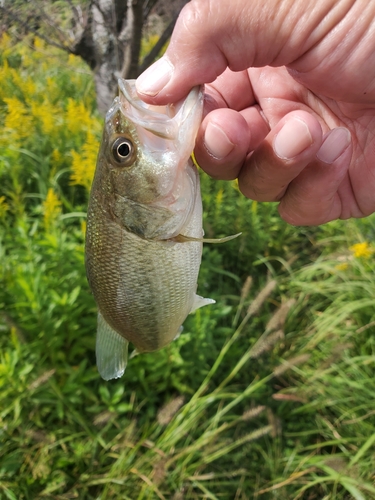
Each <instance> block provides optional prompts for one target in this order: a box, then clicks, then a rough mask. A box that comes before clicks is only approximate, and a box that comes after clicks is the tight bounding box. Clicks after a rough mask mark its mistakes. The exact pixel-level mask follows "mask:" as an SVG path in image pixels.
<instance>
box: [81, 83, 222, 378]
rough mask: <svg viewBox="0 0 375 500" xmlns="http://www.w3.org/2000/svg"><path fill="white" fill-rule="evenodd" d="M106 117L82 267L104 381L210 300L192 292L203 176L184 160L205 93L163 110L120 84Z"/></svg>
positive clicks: (164, 340)
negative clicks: (131, 349)
mask: <svg viewBox="0 0 375 500" xmlns="http://www.w3.org/2000/svg"><path fill="white" fill-rule="evenodd" d="M119 90H120V91H119V96H118V97H117V98H116V99H115V101H114V103H113V105H112V107H111V108H110V110H109V111H108V113H107V116H106V121H105V127H104V132H103V138H102V143H101V147H100V151H99V155H98V161H97V166H96V172H95V177H94V181H93V185H92V189H91V194H90V201H89V207H88V213H87V234H86V270H87V276H88V281H89V284H90V288H91V290H92V292H93V295H94V298H95V300H96V303H97V306H98V309H99V314H98V330H97V340H96V358H97V365H98V370H99V372H100V374H101V376H102V377H103V378H104V379H105V380H110V379H112V378H119V377H121V376H122V375H123V373H124V371H125V368H126V364H127V356H128V354H127V353H128V343H129V342H131V343H133V344H134V346H135V347H136V349H137V351H138V352H150V351H155V350H158V349H161V348H162V347H164V346H166V345H167V344H169V343H170V342H171V341H172V340H173V339H174V338H176V337H177V336H178V335H179V333H180V331H181V330H182V327H181V325H182V323H183V322H184V320H185V318H186V316H187V315H188V314H189V313H190V312H192V311H195V310H196V309H197V308H199V307H202V306H204V305H206V304H212V303H214V302H215V301H214V300H212V299H204V298H203V297H200V296H199V295H197V294H196V289H197V278H198V272H199V267H200V263H201V256H202V241H204V240H203V230H202V202H201V195H200V186H199V176H198V172H197V169H196V167H195V166H194V164H193V162H192V160H191V159H190V155H191V152H192V150H193V148H194V142H195V136H196V133H197V130H198V127H199V124H200V122H201V118H202V109H203V91H202V88H200V87H196V88H194V89H192V90H191V92H190V93H189V95H188V96H187V97H186V99H185V100H183V101H181V102H179V103H177V104H170V105H167V106H151V105H148V104H146V103H144V102H143V101H141V100H140V99H139V97H138V95H137V93H136V90H135V82H134V80H122V79H121V80H119Z"/></svg>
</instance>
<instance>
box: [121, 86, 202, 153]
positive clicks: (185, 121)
mask: <svg viewBox="0 0 375 500" xmlns="http://www.w3.org/2000/svg"><path fill="white" fill-rule="evenodd" d="M118 85H119V90H120V106H121V109H122V111H123V113H124V114H125V115H126V116H128V118H129V119H130V120H131V121H132V122H133V123H134V124H136V125H138V126H140V127H142V128H143V129H144V130H147V131H149V132H151V133H152V134H154V135H156V136H158V137H161V138H163V139H169V140H178V141H179V139H180V138H184V141H186V139H187V137H186V136H187V135H193V138H192V139H193V140H192V141H189V142H192V143H193V144H192V147H191V149H193V146H194V140H195V134H196V131H197V130H198V127H199V124H200V122H201V119H202V110H203V90H204V87H203V86H197V87H194V88H193V89H192V90H191V91H190V92H189V94H188V95H187V97H186V98H185V99H181V100H180V101H178V102H177V103H172V104H167V105H165V106H155V105H152V104H147V103H145V102H144V101H142V100H141V99H140V97H139V96H138V94H137V91H136V87H135V80H124V79H122V78H120V79H119V80H118ZM191 131H194V133H193V134H192V132H191Z"/></svg>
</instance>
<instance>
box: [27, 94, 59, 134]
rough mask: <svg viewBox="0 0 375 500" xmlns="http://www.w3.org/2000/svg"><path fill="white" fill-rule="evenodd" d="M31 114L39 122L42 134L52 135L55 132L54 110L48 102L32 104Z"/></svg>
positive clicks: (55, 114)
mask: <svg viewBox="0 0 375 500" xmlns="http://www.w3.org/2000/svg"><path fill="white" fill-rule="evenodd" d="M31 112H32V114H33V115H34V116H35V118H37V119H38V120H40V122H41V128H42V132H43V133H44V134H46V135H53V132H55V131H56V116H57V115H58V113H56V110H55V109H54V107H53V106H52V104H50V103H49V102H44V103H43V104H40V103H37V102H32V103H31Z"/></svg>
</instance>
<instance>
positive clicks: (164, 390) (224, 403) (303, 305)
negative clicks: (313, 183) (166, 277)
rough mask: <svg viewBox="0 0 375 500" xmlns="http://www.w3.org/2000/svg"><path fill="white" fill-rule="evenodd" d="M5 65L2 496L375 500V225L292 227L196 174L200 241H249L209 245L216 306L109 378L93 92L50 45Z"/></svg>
mask: <svg viewBox="0 0 375 500" xmlns="http://www.w3.org/2000/svg"><path fill="white" fill-rule="evenodd" d="M34 45H35V44H34ZM46 58H47V59H46ZM0 62H1V65H0V144H1V146H2V149H1V153H0V180H1V188H0V281H1V282H0V499H3V498H4V499H11V500H14V499H17V500H19V499H27V500H29V499H30V500H34V499H38V498H41V499H42V498H48V499H59V500H60V499H61V500H62V499H69V498H79V499H85V500H94V499H95V500H97V499H100V500H105V499H131V500H135V499H137V500H141V499H154V498H155V499H158V498H159V499H163V498H164V499H174V500H178V499H203V498H208V499H228V500H232V499H235V500H245V499H265V500H268V499H304V500H314V499H317V500H322V499H324V500H336V499H338V500H347V499H351V498H354V499H372V498H375V485H374V478H375V476H374V464H375V451H374V450H375V389H374V372H375V370H374V365H375V340H374V339H375V336H374V333H375V313H374V311H375V308H374V305H375V279H374V270H375V269H374V267H375V265H374V262H373V260H374V259H373V251H374V249H375V247H374V246H373V244H372V242H373V241H374V230H375V219H374V217H370V218H368V219H365V220H363V221H352V222H350V223H345V224H342V223H340V222H336V223H332V224H328V225H326V226H324V227H321V228H294V227H291V226H288V225H286V224H285V223H283V222H282V221H281V220H280V218H279V217H278V214H277V207H276V205H274V204H257V203H254V202H251V201H250V200H246V199H245V198H244V197H242V196H241V195H240V193H239V192H238V190H237V188H236V184H235V183H225V182H217V181H213V180H211V179H209V178H208V177H207V176H205V175H204V174H202V176H201V177H202V197H203V203H204V210H205V215H204V226H205V232H206V234H207V235H208V236H209V237H210V236H215V237H221V236H227V235H228V234H233V233H236V232H239V231H242V232H243V235H242V236H241V237H240V238H237V239H236V240H233V241H230V242H228V243H225V244H223V245H212V246H210V245H205V248H204V255H203V264H202V268H201V273H200V277H199V290H200V292H201V293H202V295H205V296H208V297H213V298H215V299H216V300H217V304H215V305H214V306H210V307H207V308H203V309H201V310H198V311H197V312H196V313H195V314H194V315H191V316H189V317H188V319H187V320H186V322H185V325H184V332H183V334H182V335H181V337H180V338H179V339H178V340H177V341H176V342H173V343H172V344H171V345H170V346H168V347H167V348H165V349H163V350H162V351H160V352H157V353H150V354H145V355H141V356H137V357H134V358H133V359H131V360H130V361H129V365H128V368H127V371H126V373H125V376H124V377H123V378H122V379H120V380H115V381H110V382H104V381H103V380H102V379H101V378H100V377H99V375H98V372H97V370H96V366H95V355H94V349H95V327H96V306H95V303H94V301H93V298H92V295H91V294H90V291H89V289H88V285H87V282H86V278H85V270H84V229H85V227H84V221H85V210H86V204H87V197H88V190H87V186H88V182H89V177H88V175H89V174H90V162H91V161H92V158H93V157H94V156H95V153H96V151H95V141H98V139H99V135H100V126H101V122H102V121H101V118H100V117H99V116H98V115H97V114H96V112H95V106H94V101H95V96H94V95H93V87H92V80H91V76H90V75H89V74H88V72H87V70H86V68H85V67H83V66H82V65H81V63H80V62H79V61H77V60H75V59H72V58H70V59H69V58H67V57H65V56H64V55H61V54H58V53H56V52H55V51H51V50H50V49H48V48H46V47H41V46H40V42H37V43H36V50H35V51H33V50H31V49H30V48H29V47H27V46H26V45H22V44H19V45H16V46H13V44H12V42H11V40H9V39H6V38H4V39H3V40H2V42H1V43H0ZM35 73H36V74H37V78H36V77H34V76H33V80H35V81H36V82H37V84H36V86H35V85H34V86H33V85H32V84H31V83H30V81H31V80H30V75H31V74H33V75H35ZM20 77H21V78H20ZM14 97H16V98H17V99H18V101H17V102H18V104H17V102H16V101H13V104H16V106H15V107H13V108H11V107H10V101H9V99H10V98H14ZM35 103H36V104H37V106H35ZM17 106H18V108H17ZM49 110H50V111H51V110H53V111H54V113H55V111H56V110H57V111H58V112H57V118H56V121H55V122H54V123H53V126H51V127H50V125H51V123H50V122H49V117H48V116H49V115H48V113H49ZM16 111H17V112H18V113H20V115H19V119H18V121H17V120H16V118H17V116H16V115H15V114H13V115H12V113H15V112H16ZM42 111H43V112H42ZM78 112H80V113H81V115H82V116H84V117H85V119H84V120H81V122H80V123H79V126H78V125H74V124H75V121H74V113H78ZM54 116H55V114H54ZM20 117H21V118H20ZM12 124H13V125H14V126H13V128H12V127H10V125H12ZM25 125H27V134H25V133H24V127H25ZM74 126H76V129H75V130H74V132H72V127H73V129H74ZM49 127H50V128H49ZM69 131H70V132H69ZM78 160H79V161H78ZM80 164H81V165H83V164H84V165H86V167H87V172H88V174H87V176H86V177H84V175H83V173H84V172H83V171H82V170H81V171H79V165H80ZM91 173H92V170H91ZM90 175H91V174H90ZM80 176H81V177H80ZM228 228H230V229H229V230H228ZM360 242H362V243H363V244H364V245H362V247H354V248H351V247H352V245H354V244H356V243H360ZM250 276H251V278H250Z"/></svg>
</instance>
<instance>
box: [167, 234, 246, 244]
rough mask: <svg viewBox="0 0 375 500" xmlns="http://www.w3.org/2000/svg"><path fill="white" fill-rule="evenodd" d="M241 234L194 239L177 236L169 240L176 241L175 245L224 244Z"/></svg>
mask: <svg viewBox="0 0 375 500" xmlns="http://www.w3.org/2000/svg"><path fill="white" fill-rule="evenodd" d="M241 234H242V233H237V234H233V235H232V236H225V238H194V237H193V236H184V235H183V234H178V235H177V236H175V237H174V238H171V240H172V241H176V242H177V243H186V242H189V241H198V242H199V243H225V242H226V241H230V240H234V238H237V236H240V235H241Z"/></svg>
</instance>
